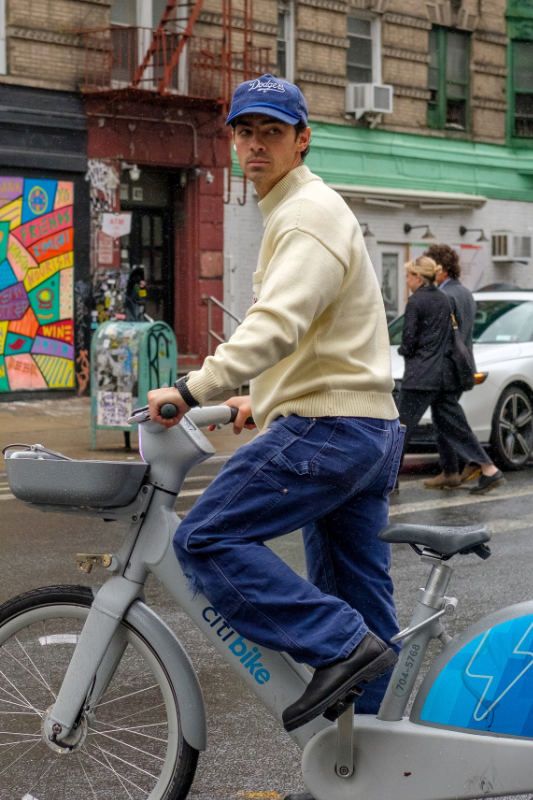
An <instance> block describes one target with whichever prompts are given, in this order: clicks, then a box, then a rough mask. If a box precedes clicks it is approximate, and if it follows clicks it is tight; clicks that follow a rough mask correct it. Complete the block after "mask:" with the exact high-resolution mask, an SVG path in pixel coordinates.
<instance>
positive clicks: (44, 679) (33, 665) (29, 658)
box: [7, 637, 56, 700]
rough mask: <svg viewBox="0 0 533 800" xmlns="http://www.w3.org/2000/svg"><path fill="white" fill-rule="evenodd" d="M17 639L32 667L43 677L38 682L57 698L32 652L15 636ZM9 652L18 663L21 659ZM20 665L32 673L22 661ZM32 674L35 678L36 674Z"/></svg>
mask: <svg viewBox="0 0 533 800" xmlns="http://www.w3.org/2000/svg"><path fill="white" fill-rule="evenodd" d="M15 641H16V643H17V644H18V646H19V647H20V649H21V650H22V652H23V653H24V655H25V656H26V658H27V659H28V661H29V662H30V664H31V665H32V667H33V669H34V670H35V672H36V673H37V675H38V677H39V678H40V679H41V680H40V681H39V680H37V682H38V683H40V682H41V683H42V685H43V686H44V688H45V689H48V691H49V692H50V694H51V695H52V697H53V698H54V700H55V699H56V695H55V693H54V692H53V690H52V687H51V686H50V684H49V683H48V681H47V680H46V678H45V677H44V675H43V674H42V672H41V671H40V670H39V669H38V668H37V665H36V664H35V661H34V660H33V659H32V657H31V656H30V654H29V653H28V651H27V650H26V648H25V647H24V646H23V644H22V642H21V641H19V639H18V637H15ZM7 654H8V655H9V656H11V658H13V659H15V661H16V662H17V663H19V660H18V659H17V658H16V657H15V656H14V655H12V654H11V653H10V652H9V651H8V653H7ZM20 665H21V666H22V667H23V668H24V669H25V670H26V672H28V673H29V674H30V675H32V671H31V670H30V669H28V668H27V667H26V666H25V665H24V664H23V663H22V662H20ZM32 676H33V677H34V678H35V675H32Z"/></svg>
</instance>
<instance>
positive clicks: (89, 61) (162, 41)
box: [79, 0, 269, 105]
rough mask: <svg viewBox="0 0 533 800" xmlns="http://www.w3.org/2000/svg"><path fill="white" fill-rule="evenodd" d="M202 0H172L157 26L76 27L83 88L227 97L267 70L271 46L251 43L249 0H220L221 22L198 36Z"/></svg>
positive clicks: (221, 99)
mask: <svg viewBox="0 0 533 800" xmlns="http://www.w3.org/2000/svg"><path fill="white" fill-rule="evenodd" d="M202 7H203V0H170V2H167V4H166V6H165V8H164V11H163V13H162V15H161V18H160V20H159V23H158V25H157V27H155V28H154V29H153V30H152V29H149V28H140V27H128V26H119V25H113V26H112V27H111V28H107V29H92V30H83V31H79V34H80V36H81V37H82V38H83V42H84V47H85V76H84V80H83V82H82V84H83V86H82V88H83V90H84V91H85V92H87V93H91V94H94V93H99V92H106V91H107V92H108V91H111V90H117V89H118V90H128V89H133V90H136V91H147V92H150V93H151V94H152V95H153V94H157V95H159V96H168V95H174V96H176V95H182V96H184V95H186V96H189V97H193V98H199V99H202V98H205V99H209V100H215V101H216V102H218V103H221V104H222V105H226V104H227V103H228V102H229V98H230V97H231V93H232V91H233V88H234V87H235V85H236V84H237V83H239V82H241V81H243V80H246V79H247V78H251V77H254V76H255V75H260V74H261V73H262V72H266V71H267V69H268V66H269V49H268V48H265V47H260V48H258V47H254V44H253V0H240V2H239V14H238V15H237V14H234V9H233V8H232V0H221V11H222V13H221V26H220V28H218V29H217V28H215V26H211V30H212V33H211V35H210V36H205V35H197V33H196V28H197V24H198V22H199V19H200V15H201V12H202Z"/></svg>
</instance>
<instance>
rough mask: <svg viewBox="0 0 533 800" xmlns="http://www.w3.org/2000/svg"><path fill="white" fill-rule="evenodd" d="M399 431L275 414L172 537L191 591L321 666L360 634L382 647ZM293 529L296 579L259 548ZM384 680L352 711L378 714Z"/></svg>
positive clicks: (266, 639)
mask: <svg viewBox="0 0 533 800" xmlns="http://www.w3.org/2000/svg"><path fill="white" fill-rule="evenodd" d="M402 443H403V433H402V431H401V429H400V424H399V421H398V420H393V421H388V420H381V419H369V418H361V417H319V418H308V417H299V416H296V415H292V416H289V417H278V419H276V420H275V421H274V422H273V423H272V424H271V426H270V427H269V428H268V429H267V430H266V431H265V432H264V433H262V434H260V435H259V436H257V437H256V438H255V439H253V441H251V442H250V443H249V444H246V445H244V446H243V447H241V448H240V449H239V450H237V452H236V453H235V454H234V455H233V456H232V458H230V459H229V461H228V462H227V463H226V465H225V467H224V468H223V469H222V471H221V472H220V473H219V474H218V476H217V477H216V478H215V480H214V481H213V483H212V484H211V485H210V486H209V487H208V489H207V490H206V491H205V492H204V494H203V495H202V497H201V498H200V499H199V500H198V501H197V503H196V504H195V506H194V507H193V508H192V510H191V511H190V512H189V514H188V515H187V517H186V518H185V520H184V521H183V522H182V523H181V524H180V526H179V528H178V530H177V531H176V534H175V537H174V548H175V552H176V555H177V557H178V559H179V561H180V564H181V565H182V567H183V569H184V571H185V574H186V575H187V576H188V578H189V580H190V581H191V584H192V586H193V587H194V588H195V589H197V590H199V591H201V592H203V593H204V594H205V595H206V596H207V598H208V599H209V601H210V602H211V603H212V604H213V605H214V606H215V608H216V609H217V611H218V612H219V613H220V614H221V615H222V616H223V617H224V618H225V620H226V621H227V622H228V624H229V625H231V627H232V628H234V629H235V630H236V631H237V632H238V633H239V634H240V635H241V636H244V637H245V638H247V639H250V640H251V641H253V642H255V643H257V644H260V645H264V646H266V647H269V648H272V649H273V650H281V651H285V652H287V653H289V654H290V655H291V656H292V657H293V658H294V659H296V660H297V661H301V662H305V663H307V664H310V665H312V666H314V667H318V666H325V665H327V664H329V663H331V662H334V661H338V660H339V659H342V658H344V657H346V656H348V655H349V654H350V653H351V652H352V651H353V650H354V648H355V647H356V646H357V645H358V644H359V642H360V641H361V639H362V638H363V637H364V636H365V635H366V633H367V632H368V630H369V629H371V630H372V631H373V632H374V633H375V634H377V635H378V636H379V637H380V638H382V639H383V640H384V641H386V642H389V641H390V638H391V637H392V636H393V635H394V634H395V633H397V631H398V624H397V619H396V611H395V607H394V600H393V587H392V581H391V578H390V574H389V570H390V549H389V546H388V545H387V544H386V543H385V542H382V541H381V540H380V539H378V533H379V531H380V530H382V528H384V527H385V525H386V524H387V521H388V495H389V493H390V491H391V490H392V488H393V487H394V483H395V480H396V475H397V472H398V467H399V462H400V456H401V452H402ZM300 528H303V532H304V543H305V551H306V560H307V569H308V577H309V579H308V580H306V579H305V578H302V577H301V576H299V575H298V574H297V573H296V572H294V571H293V570H292V569H291V567H289V566H288V565H287V564H286V563H285V562H284V561H283V560H282V559H280V558H279V557H278V556H277V555H276V554H275V553H274V552H273V551H272V550H271V549H270V548H269V547H267V546H266V544H265V543H266V542H268V541H269V540H271V539H274V538H276V537H278V536H282V535H284V534H286V533H290V532H291V531H295V530H297V529H300ZM386 683H387V679H386V678H385V679H380V680H378V681H375V682H374V683H373V684H371V685H370V686H369V687H368V689H367V690H366V691H365V693H364V695H363V696H362V698H361V700H360V702H359V703H358V711H359V712H360V713H375V712H376V711H377V710H378V708H379V703H380V701H381V698H382V695H383V693H384V690H385V686H386Z"/></svg>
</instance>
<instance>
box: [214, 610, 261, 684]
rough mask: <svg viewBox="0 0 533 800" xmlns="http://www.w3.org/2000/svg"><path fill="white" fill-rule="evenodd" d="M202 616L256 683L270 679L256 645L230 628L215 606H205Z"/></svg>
mask: <svg viewBox="0 0 533 800" xmlns="http://www.w3.org/2000/svg"><path fill="white" fill-rule="evenodd" d="M202 617H203V618H204V619H205V621H206V622H207V623H208V625H209V627H210V628H214V629H215V630H216V633H217V636H219V637H220V638H221V639H222V641H223V642H228V645H227V647H228V650H229V651H230V652H231V653H232V654H233V655H234V656H235V658H238V659H239V661H240V662H241V664H242V665H243V667H244V668H245V669H247V670H248V672H249V673H250V674H251V675H252V676H253V678H254V680H255V681H256V683H258V684H259V685H260V686H262V685H263V684H264V683H267V681H269V680H270V672H269V671H268V670H267V669H265V666H264V664H262V663H261V659H262V658H263V655H262V653H261V651H260V649H259V648H258V647H256V645H251V644H250V642H247V641H246V639H243V638H242V636H239V635H238V634H237V633H236V632H235V631H234V630H233V628H230V626H229V625H228V623H227V622H226V620H225V619H224V617H221V616H220V614H219V613H218V611H217V610H216V608H213V606H207V607H206V608H204V610H203V611H202Z"/></svg>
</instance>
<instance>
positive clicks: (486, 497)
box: [389, 486, 531, 517]
mask: <svg viewBox="0 0 533 800" xmlns="http://www.w3.org/2000/svg"><path fill="white" fill-rule="evenodd" d="M439 491H442V494H443V498H442V499H438V500H437V499H433V500H420V501H419V502H416V503H405V504H402V503H401V502H400V503H398V505H396V504H394V505H391V507H390V509H389V516H390V517H399V516H403V514H417V513H418V512H420V511H434V510H435V509H437V508H459V507H460V506H472V505H474V504H475V503H492V502H494V501H495V500H496V501H500V502H502V501H504V500H511V499H512V498H513V497H531V487H530V486H529V487H523V488H521V489H514V490H510V491H505V490H502V489H501V488H499V489H493V490H492V491H491V492H488V493H487V494H481V495H480V494H478V495H471V494H467V493H466V492H465V491H464V490H463V492H462V494H463V497H460V496H459V494H457V495H455V494H453V493H452V492H449V491H448V492H446V493H444V490H439ZM400 492H401V489H400Z"/></svg>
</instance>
